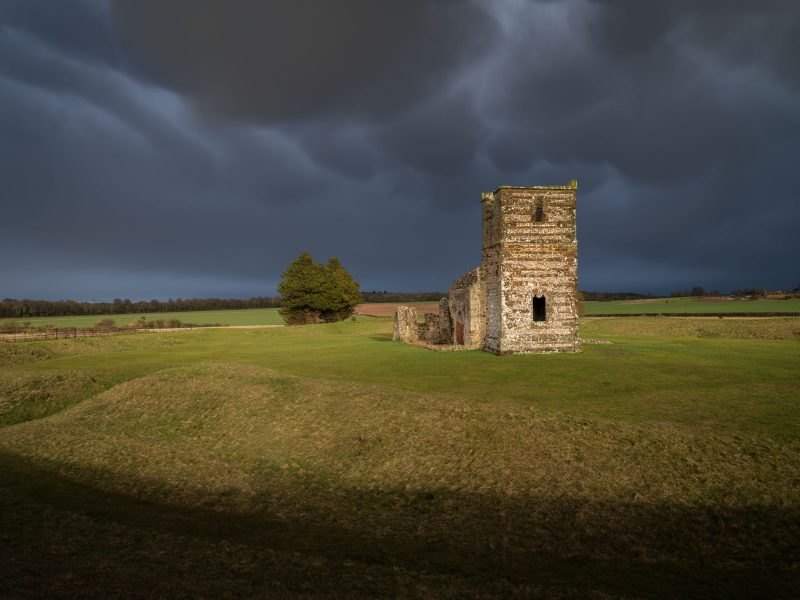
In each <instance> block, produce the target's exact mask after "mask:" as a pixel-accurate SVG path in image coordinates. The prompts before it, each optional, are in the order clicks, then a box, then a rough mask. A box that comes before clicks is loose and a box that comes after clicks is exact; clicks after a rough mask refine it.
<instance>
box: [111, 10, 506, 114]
mask: <svg viewBox="0 0 800 600" xmlns="http://www.w3.org/2000/svg"><path fill="white" fill-rule="evenodd" d="M113 6H114V16H115V20H116V23H117V24H118V26H119V30H120V31H121V32H122V34H123V37H124V39H125V40H126V42H127V43H128V44H129V45H130V47H131V48H132V49H133V50H134V53H135V56H136V57H137V59H138V61H139V64H140V65H141V66H142V68H143V69H144V70H145V72H147V73H149V74H150V75H152V76H153V77H154V78H155V79H157V80H158V81H160V82H162V83H164V84H165V85H168V86H173V87H174V88H175V89H177V90H179V91H182V92H186V93H189V94H191V95H192V96H193V97H194V98H195V99H196V100H198V101H200V102H201V103H202V104H203V105H204V106H206V107H207V108H209V109H211V110H216V111H219V112H222V113H224V114H227V115H229V116H231V117H234V118H247V119H253V120H257V121H275V120H280V119H286V118H307V117H309V116H315V115H329V114H331V113H333V114H338V113H344V114H348V115H358V116H365V117H372V118H377V117H381V116H385V115H387V114H392V113H394V112H395V111H397V110H402V109H403V108H404V107H407V106H409V105H413V104H415V103H416V102H417V101H418V99H419V97H420V96H422V97H426V96H428V95H429V94H430V93H431V90H434V89H437V88H439V87H440V86H441V85H442V84H443V82H446V81H447V80H448V79H449V78H450V77H451V76H452V71H453V70H454V69H457V68H458V67H459V66H461V65H462V64H463V63H465V62H468V61H469V60H470V59H473V58H474V57H476V56H477V55H478V53H479V52H480V51H481V50H485V48H486V47H487V46H488V44H489V43H490V40H491V35H492V33H493V20H492V18H491V16H490V14H489V13H488V12H486V11H485V10H482V9H481V8H480V6H479V5H477V4H476V3H473V2H466V1H460V0H425V1H422V0H416V1H415V0H409V1H404V2H396V1H395V0H348V1H347V2H319V1H318V0H293V1H292V2H263V1H260V0H234V1H231V2H225V3H221V2H217V1H216V0H191V1H187V0H162V1H160V2H157V3H156V2H141V1H139V0H118V1H116V2H114V4H113Z"/></svg>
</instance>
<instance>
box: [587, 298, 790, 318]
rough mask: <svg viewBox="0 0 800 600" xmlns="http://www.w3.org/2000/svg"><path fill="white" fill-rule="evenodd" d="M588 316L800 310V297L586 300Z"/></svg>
mask: <svg viewBox="0 0 800 600" xmlns="http://www.w3.org/2000/svg"><path fill="white" fill-rule="evenodd" d="M583 308H584V312H585V313H586V314H587V315H597V314H604V313H605V314H645V313H675V314H680V313H731V314H736V313H767V312H800V298H791V299H789V300H698V299H697V298H653V299H646V300H620V301H609V302H595V301H590V302H584V303H583Z"/></svg>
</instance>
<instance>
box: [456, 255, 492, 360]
mask: <svg viewBox="0 0 800 600" xmlns="http://www.w3.org/2000/svg"><path fill="white" fill-rule="evenodd" d="M485 295H486V290H485V286H484V280H483V270H482V268H481V267H478V268H477V269H473V270H472V271H469V272H467V273H465V274H464V275H462V276H461V277H459V278H458V279H456V280H455V281H454V282H453V285H452V286H451V287H450V297H449V312H450V319H451V322H452V337H451V341H450V343H451V344H456V345H463V346H467V347H470V348H480V347H481V346H483V339H484V337H485V336H486V310H485V309H484V298H485Z"/></svg>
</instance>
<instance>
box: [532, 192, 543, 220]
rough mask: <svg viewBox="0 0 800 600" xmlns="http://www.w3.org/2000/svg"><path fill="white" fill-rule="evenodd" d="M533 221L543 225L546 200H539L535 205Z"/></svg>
mask: <svg viewBox="0 0 800 600" xmlns="http://www.w3.org/2000/svg"><path fill="white" fill-rule="evenodd" d="M533 221H534V223H541V222H542V221H544V200H542V199H541V198H537V199H536V201H535V202H534V204H533Z"/></svg>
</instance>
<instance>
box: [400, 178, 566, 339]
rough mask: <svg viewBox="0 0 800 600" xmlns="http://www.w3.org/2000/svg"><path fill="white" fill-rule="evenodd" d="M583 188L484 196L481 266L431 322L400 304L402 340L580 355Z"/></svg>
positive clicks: (507, 190) (503, 190)
mask: <svg viewBox="0 0 800 600" xmlns="http://www.w3.org/2000/svg"><path fill="white" fill-rule="evenodd" d="M577 189H578V185H577V182H576V181H574V180H573V181H571V182H570V183H569V184H568V185H565V186H534V187H511V186H501V187H499V188H497V189H496V190H495V191H494V192H488V193H484V194H483V195H482V204H483V260H482V263H481V266H480V267H478V268H477V269H474V270H472V271H469V272H468V273H465V274H464V275H462V276H461V277H459V278H458V279H456V280H455V281H454V282H453V285H452V287H451V288H450V294H449V298H447V299H443V301H442V302H440V309H439V314H438V315H426V322H425V323H424V324H419V325H417V324H416V315H415V313H414V311H413V309H409V308H407V307H401V308H403V309H404V310H403V311H402V314H401V315H400V317H399V318H398V316H397V315H396V318H395V339H397V340H401V341H414V340H416V339H420V340H422V341H425V342H427V343H428V344H430V345H447V346H452V347H453V348H451V349H458V347H463V348H481V349H483V350H486V351H487V352H492V353H494V354H527V353H546V352H577V351H579V350H580V347H579V341H578V241H577V235H576V226H575V208H576V204H575V200H576V192H577ZM409 311H410V312H409ZM412 313H413V319H412V318H410V317H411V315H412ZM412 321H413V322H412Z"/></svg>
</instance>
